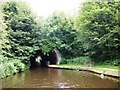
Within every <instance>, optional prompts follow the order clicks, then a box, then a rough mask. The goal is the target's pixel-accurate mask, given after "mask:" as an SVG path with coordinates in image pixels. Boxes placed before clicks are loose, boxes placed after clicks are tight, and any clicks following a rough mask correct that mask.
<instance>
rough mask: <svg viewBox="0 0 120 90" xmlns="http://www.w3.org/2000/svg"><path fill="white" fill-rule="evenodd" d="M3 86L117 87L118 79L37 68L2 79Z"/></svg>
mask: <svg viewBox="0 0 120 90" xmlns="http://www.w3.org/2000/svg"><path fill="white" fill-rule="evenodd" d="M2 87H3V88H118V81H115V80H112V79H108V78H104V79H101V78H100V77H99V76H97V75H94V74H93V73H88V72H85V71H75V70H62V69H50V68H37V69H32V70H30V71H25V72H22V73H18V74H16V75H14V76H10V77H7V78H4V79H3V80H2Z"/></svg>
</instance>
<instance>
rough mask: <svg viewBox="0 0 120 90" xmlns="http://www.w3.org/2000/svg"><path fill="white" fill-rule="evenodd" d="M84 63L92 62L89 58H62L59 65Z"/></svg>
mask: <svg viewBox="0 0 120 90" xmlns="http://www.w3.org/2000/svg"><path fill="white" fill-rule="evenodd" d="M86 62H91V63H93V62H92V60H91V59H90V58H89V57H77V58H71V59H65V58H62V61H61V64H77V65H79V64H82V65H83V64H85V63H86Z"/></svg>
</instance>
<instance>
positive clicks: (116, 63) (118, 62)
mask: <svg viewBox="0 0 120 90" xmlns="http://www.w3.org/2000/svg"><path fill="white" fill-rule="evenodd" d="M103 64H104V65H112V66H119V65H120V59H113V60H106V61H105V62H104V63H103Z"/></svg>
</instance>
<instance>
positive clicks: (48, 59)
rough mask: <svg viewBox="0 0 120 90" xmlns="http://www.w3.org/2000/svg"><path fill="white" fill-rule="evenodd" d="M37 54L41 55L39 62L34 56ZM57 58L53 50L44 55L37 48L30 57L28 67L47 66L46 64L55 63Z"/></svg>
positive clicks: (37, 55)
mask: <svg viewBox="0 0 120 90" xmlns="http://www.w3.org/2000/svg"><path fill="white" fill-rule="evenodd" d="M39 56H40V57H41V59H40V60H39V61H40V62H38V61H36V58H37V57H39ZM57 60H58V59H57V54H56V52H55V51H54V50H53V51H51V52H49V53H48V54H47V55H44V53H43V52H42V51H41V50H37V51H35V54H34V55H32V56H31V57H30V68H36V67H47V66H48V65H52V64H57Z"/></svg>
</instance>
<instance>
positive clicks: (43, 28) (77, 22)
mask: <svg viewBox="0 0 120 90" xmlns="http://www.w3.org/2000/svg"><path fill="white" fill-rule="evenodd" d="M0 5H1V7H0V77H5V76H8V75H11V74H15V73H17V72H20V71H24V70H26V69H28V68H29V66H30V63H29V60H30V57H31V55H33V54H34V52H35V51H36V50H39V49H40V50H42V51H43V53H44V54H47V53H49V52H50V51H51V50H53V49H55V48H57V49H58V50H59V51H60V52H61V55H62V57H63V58H64V59H63V60H62V62H61V63H62V64H83V63H85V62H92V63H105V64H109V65H119V64H120V61H119V59H120V56H119V55H120V51H119V49H120V26H119V25H120V20H119V19H120V18H119V16H120V13H119V12H120V8H119V5H120V2H119V1H118V2H85V3H84V4H83V6H82V7H80V8H79V13H78V15H77V17H72V16H71V17H68V16H66V15H65V14H64V13H63V12H54V13H53V14H52V15H51V16H49V17H48V18H47V19H45V20H44V19H43V18H38V17H36V16H35V15H34V14H33V13H32V11H31V9H30V8H29V7H28V5H27V4H25V3H22V2H21V3H20V2H19V3H18V2H14V1H11V2H4V3H0Z"/></svg>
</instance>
